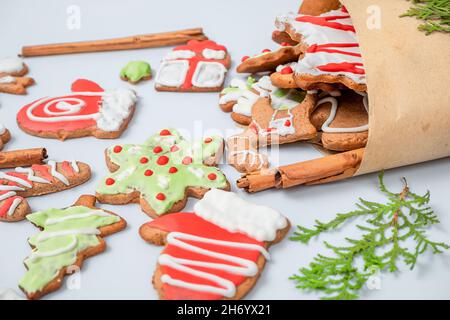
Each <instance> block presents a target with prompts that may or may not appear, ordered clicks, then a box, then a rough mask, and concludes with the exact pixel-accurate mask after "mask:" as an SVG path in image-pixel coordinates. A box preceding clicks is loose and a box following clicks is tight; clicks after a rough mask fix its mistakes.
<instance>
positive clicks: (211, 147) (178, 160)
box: [96, 129, 227, 214]
mask: <svg viewBox="0 0 450 320" xmlns="http://www.w3.org/2000/svg"><path fill="white" fill-rule="evenodd" d="M169 132H170V135H166V136H164V135H160V134H159V133H157V134H155V135H153V136H152V137H150V139H148V140H147V141H146V142H145V143H144V144H142V145H134V144H127V145H121V146H114V147H111V148H109V149H108V150H107V154H108V157H109V159H110V161H111V162H112V163H114V164H116V165H118V166H119V169H118V170H117V171H116V172H114V173H112V174H111V175H110V176H108V177H107V178H105V179H103V180H102V182H101V183H100V185H99V187H98V188H97V190H96V191H97V193H99V194H107V195H114V194H129V193H132V192H135V191H138V192H140V194H141V197H142V198H143V199H144V200H145V201H146V202H148V204H150V206H151V207H152V208H153V210H154V211H155V212H156V213H157V214H164V213H166V212H168V211H169V209H170V208H172V206H173V205H174V203H176V202H178V201H180V200H182V199H184V197H185V192H186V188H187V187H205V188H224V187H226V185H227V181H226V178H225V176H224V174H223V173H222V172H221V171H220V170H219V169H217V168H216V167H210V166H206V165H204V164H203V161H204V159H206V158H208V157H210V156H213V155H214V154H215V153H216V152H217V151H218V150H219V147H220V146H221V145H222V141H223V139H222V138H221V137H219V136H211V137H209V139H211V141H210V142H208V143H207V142H206V140H203V142H198V143H194V144H191V143H190V142H189V141H187V140H185V139H184V138H183V137H182V136H181V135H180V134H179V133H178V132H177V131H176V130H173V129H169ZM208 141H209V140H208ZM117 147H120V148H122V149H121V151H120V152H115V151H114V149H115V148H117ZM155 147H161V148H162V151H161V152H159V153H155V151H154V148H155ZM175 149H176V151H173V150H175ZM161 156H165V157H168V158H169V162H168V163H167V164H165V165H160V164H158V163H157V161H158V158H159V157H161ZM143 157H145V158H146V159H148V162H146V163H142V162H141V159H142V158H143ZM185 157H191V158H192V160H193V162H192V163H191V164H183V159H185ZM171 167H174V168H176V169H177V172H176V173H170V172H169V169H170V168H171ZM148 170H151V171H152V172H153V173H152V174H151V175H146V174H145V173H146V172H147V173H148ZM197 174H198V175H197ZM210 174H214V175H215V177H216V178H215V180H211V179H210V178H209V177H208V175H210ZM109 178H112V179H113V181H114V183H113V184H111V185H108V184H107V183H106V181H107V180H108V179H109ZM159 194H163V195H164V197H165V199H163V200H161V199H157V195H159Z"/></svg>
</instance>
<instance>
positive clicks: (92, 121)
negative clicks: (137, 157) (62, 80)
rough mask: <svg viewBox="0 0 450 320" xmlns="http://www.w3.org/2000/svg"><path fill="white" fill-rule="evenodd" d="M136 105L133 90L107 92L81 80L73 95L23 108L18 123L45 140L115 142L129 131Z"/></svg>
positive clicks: (40, 101)
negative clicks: (127, 129)
mask: <svg viewBox="0 0 450 320" xmlns="http://www.w3.org/2000/svg"><path fill="white" fill-rule="evenodd" d="M136 101H137V96H136V93H135V92H134V91H133V90H130V89H115V90H107V91H105V90H103V89H102V88H101V87H100V86H99V85H98V84H96V83H94V82H92V81H89V80H84V79H80V80H77V81H75V82H74V83H73V84H72V93H71V94H69V95H65V96H60V97H52V98H42V99H39V100H37V101H34V102H33V103H30V104H28V105H26V106H25V107H23V108H22V109H21V110H20V111H19V113H18V114H17V123H18V124H19V127H20V128H21V129H22V130H23V131H25V132H26V133H28V134H31V135H34V136H38V137H43V138H53V139H60V140H65V139H70V138H80V137H85V136H94V137H96V138H100V139H114V138H117V137H119V136H120V135H121V134H122V132H123V131H124V130H125V129H126V128H127V126H128V123H129V121H130V120H131V118H132V117H133V113H134V109H135V104H136Z"/></svg>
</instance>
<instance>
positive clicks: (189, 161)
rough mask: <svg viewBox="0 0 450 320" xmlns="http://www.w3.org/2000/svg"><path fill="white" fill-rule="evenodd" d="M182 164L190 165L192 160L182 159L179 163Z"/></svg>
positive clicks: (189, 158) (188, 158)
mask: <svg viewBox="0 0 450 320" xmlns="http://www.w3.org/2000/svg"><path fill="white" fill-rule="evenodd" d="M181 162H182V163H183V164H186V165H188V164H191V163H192V158H191V157H184V159H183V161H181Z"/></svg>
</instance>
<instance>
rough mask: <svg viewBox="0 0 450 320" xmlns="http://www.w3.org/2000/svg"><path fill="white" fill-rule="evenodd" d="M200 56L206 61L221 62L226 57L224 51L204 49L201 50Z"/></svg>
mask: <svg viewBox="0 0 450 320" xmlns="http://www.w3.org/2000/svg"><path fill="white" fill-rule="evenodd" d="M202 55H203V57H205V58H206V59H214V60H223V59H225V57H226V56H227V53H226V52H225V51H224V50H213V49H208V48H206V49H203V51H202Z"/></svg>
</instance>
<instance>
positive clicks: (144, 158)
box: [139, 157, 148, 163]
mask: <svg viewBox="0 0 450 320" xmlns="http://www.w3.org/2000/svg"><path fill="white" fill-rule="evenodd" d="M139 162H140V163H147V162H148V158H146V157H142V158H141V159H140V160H139Z"/></svg>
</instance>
